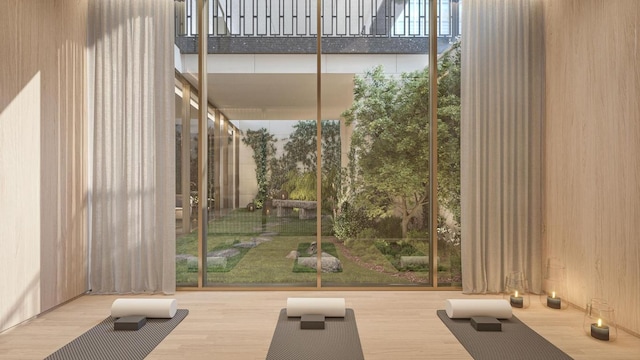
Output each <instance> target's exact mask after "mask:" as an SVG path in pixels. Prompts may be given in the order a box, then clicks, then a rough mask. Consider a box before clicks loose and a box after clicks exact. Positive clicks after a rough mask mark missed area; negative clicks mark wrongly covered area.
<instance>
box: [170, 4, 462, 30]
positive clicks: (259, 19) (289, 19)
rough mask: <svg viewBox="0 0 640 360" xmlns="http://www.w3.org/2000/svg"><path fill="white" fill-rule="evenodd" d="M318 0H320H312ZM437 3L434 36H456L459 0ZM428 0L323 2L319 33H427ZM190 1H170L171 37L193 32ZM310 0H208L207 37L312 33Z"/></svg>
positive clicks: (313, 18)
mask: <svg viewBox="0 0 640 360" xmlns="http://www.w3.org/2000/svg"><path fill="white" fill-rule="evenodd" d="M318 1H321V0H318ZM437 1H438V37H439V38H453V37H456V36H458V35H460V25H459V24H460V21H459V18H460V16H459V15H460V6H459V5H460V0H437ZM428 4H429V0H324V1H323V3H322V6H321V12H322V14H321V21H322V36H323V37H327V38H340V37H372V38H376V37H387V38H388V37H428V36H429V22H428V19H429V6H428ZM195 13H196V0H181V1H175V17H176V18H175V20H176V21H175V24H176V36H177V37H193V36H196V35H197V33H198V32H197V24H196V23H197V21H196V14H195ZM316 15H317V5H316V1H314V0H211V1H209V19H210V21H209V36H213V37H257V38H260V37H315V36H316V35H317V31H316V29H317V23H316V21H317V20H316V19H317V16H316Z"/></svg>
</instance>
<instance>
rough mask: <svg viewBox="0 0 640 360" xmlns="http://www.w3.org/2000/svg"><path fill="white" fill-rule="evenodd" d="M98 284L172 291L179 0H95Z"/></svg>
mask: <svg viewBox="0 0 640 360" xmlns="http://www.w3.org/2000/svg"><path fill="white" fill-rule="evenodd" d="M89 19H90V23H89V26H90V27H91V29H90V31H89V44H88V46H89V51H90V53H91V54H92V56H90V57H89V59H93V64H92V66H90V67H89V68H90V69H91V68H93V74H89V75H90V77H91V80H90V81H89V83H90V96H92V100H93V106H92V107H90V117H91V118H92V122H93V123H92V125H93V126H92V134H91V135H90V136H91V139H92V140H93V148H92V154H91V157H92V160H93V161H92V180H93V181H92V186H91V190H90V204H91V205H90V206H91V209H90V213H91V214H92V215H91V225H90V229H91V236H90V261H91V264H90V275H89V277H90V287H91V289H92V291H93V292H94V293H173V292H174V291H175V229H174V223H175V218H174V206H175V204H174V203H173V200H174V196H173V195H172V194H173V192H174V188H175V179H174V166H175V159H174V156H175V154H174V153H173V151H171V150H173V149H174V143H173V142H174V141H175V140H174V136H173V133H172V132H173V131H174V128H173V121H174V112H175V110H174V106H175V102H174V95H173V88H174V85H173V83H174V63H173V62H174V59H173V46H174V37H173V1H171V0H95V1H91V2H90V6H89Z"/></svg>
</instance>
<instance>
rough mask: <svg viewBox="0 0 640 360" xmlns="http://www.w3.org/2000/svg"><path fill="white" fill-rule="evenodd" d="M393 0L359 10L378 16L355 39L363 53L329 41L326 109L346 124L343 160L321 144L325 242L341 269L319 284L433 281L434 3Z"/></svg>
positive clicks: (331, 117)
mask: <svg viewBox="0 0 640 360" xmlns="http://www.w3.org/2000/svg"><path fill="white" fill-rule="evenodd" d="M328 3H330V1H325V4H328ZM393 4H394V5H393V6H388V7H387V6H382V7H375V8H368V9H361V10H362V11H363V14H376V15H373V16H371V17H366V16H365V17H364V19H365V23H364V28H365V31H364V32H363V33H362V34H359V35H356V36H353V37H352V38H350V39H348V41H349V42H350V44H351V46H352V47H354V48H355V47H356V44H359V43H363V44H364V43H366V44H367V46H366V47H363V48H361V49H364V48H366V51H358V52H354V53H352V54H349V55H344V54H342V53H340V51H336V50H334V49H333V48H331V47H323V52H324V54H323V56H324V59H326V63H327V66H326V70H324V71H323V75H322V87H323V102H322V106H323V107H322V116H323V119H325V121H327V125H329V124H336V125H335V127H336V129H338V126H337V125H338V124H339V129H338V130H336V131H339V133H340V142H339V143H340V154H339V166H338V164H337V160H336V161H333V160H331V157H332V156H333V154H332V153H331V152H330V151H325V150H323V165H324V164H326V167H325V166H323V185H322V189H323V190H325V189H326V191H327V194H323V195H322V200H323V202H324V201H326V202H327V204H326V205H324V204H323V209H325V208H326V213H327V216H323V218H322V221H323V228H324V227H327V228H331V229H332V234H331V235H329V236H324V237H323V240H322V246H323V249H324V247H325V246H327V247H330V248H331V249H333V248H335V249H336V252H337V256H338V258H339V260H340V261H341V262H342V271H341V272H323V273H322V286H397V285H401V286H429V285H431V276H430V266H429V263H430V261H429V233H428V219H429V126H428V124H429V122H428V121H429V120H428V119H429V111H428V110H429V107H428V104H429V66H428V61H429V57H428V53H427V51H426V50H427V49H428V41H429V38H428V35H426V28H425V24H426V17H427V15H428V12H427V6H426V4H427V3H426V2H425V1H403V2H394V3H393ZM373 5H375V2H373V3H372V4H369V3H367V4H365V5H364V6H365V8H366V7H367V6H373ZM329 10H330V9H329ZM326 11H327V9H325V16H326V15H327V14H326ZM383 16H384V18H383ZM383 19H387V21H392V23H387V24H384V26H383V24H382V23H381V21H382V20H383ZM374 28H375V31H373V30H372V31H368V30H367V29H374ZM325 32H326V31H325ZM370 35H375V36H370ZM329 40H331V39H329ZM329 40H328V41H329ZM408 40H411V41H412V42H413V44H414V45H416V46H418V47H419V48H420V49H421V52H420V53H418V54H415V53H411V51H412V50H411V49H410V48H409V47H408V46H407V44H408V43H409V42H408ZM391 48H392V49H394V50H393V54H389V49H391ZM347 78H348V79H347ZM335 94H340V95H341V96H339V97H336V96H335ZM342 94H347V95H342ZM345 99H347V100H348V102H346V103H345ZM323 129H324V126H323ZM332 131H333V130H332ZM326 132H327V133H330V131H326ZM327 136H328V135H327ZM324 142H327V143H328V140H325V139H324V136H323V143H324ZM334 163H336V164H335V165H332V164H334ZM334 173H335V174H336V175H333V174H334Z"/></svg>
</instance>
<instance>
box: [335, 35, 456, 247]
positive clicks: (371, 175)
mask: <svg viewBox="0 0 640 360" xmlns="http://www.w3.org/2000/svg"><path fill="white" fill-rule="evenodd" d="M441 59H442V60H441V62H440V63H439V64H438V67H439V69H438V73H439V74H440V76H439V84H438V120H439V121H438V139H439V141H438V185H439V187H438V189H439V192H440V195H441V196H440V198H441V199H442V201H441V205H442V207H441V208H444V212H448V213H451V214H453V215H452V216H453V218H454V219H455V221H456V222H457V223H459V219H460V195H459V194H460V52H459V44H454V45H453V46H452V48H451V50H450V51H449V52H448V53H446V54H443V55H442V56H441ZM428 114H429V69H428V68H425V69H424V70H421V71H415V72H411V73H403V74H401V76H400V77H388V76H385V74H384V72H383V69H382V67H376V68H374V69H373V70H371V71H368V72H366V73H365V74H364V75H363V76H358V77H356V79H355V87H354V102H353V104H352V106H351V108H349V109H348V110H347V111H345V112H344V113H343V116H344V117H345V119H347V124H348V125H353V126H354V130H353V136H352V139H351V149H350V159H351V164H350V165H351V166H352V175H351V177H350V181H349V187H350V188H349V193H350V195H349V197H350V201H351V202H353V205H356V206H357V207H358V208H362V209H365V211H366V213H367V215H368V216H369V218H372V219H373V218H380V217H384V216H388V215H389V214H393V213H399V214H401V219H402V220H401V222H402V223H401V225H402V236H403V237H406V236H407V232H408V228H409V224H410V223H411V221H412V220H413V219H414V218H417V217H419V216H421V215H427V214H428V206H427V205H428V204H429V203H428V201H429V197H428V195H429V191H428V189H429V184H428V179H429V172H428V171H429V126H428Z"/></svg>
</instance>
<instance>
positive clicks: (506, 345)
mask: <svg viewBox="0 0 640 360" xmlns="http://www.w3.org/2000/svg"><path fill="white" fill-rule="evenodd" d="M437 314H438V317H439V318H440V320H442V322H443V323H444V324H445V325H446V326H447V327H448V328H449V330H450V331H451V333H452V334H453V335H454V336H455V337H456V338H457V339H458V341H460V344H462V346H464V348H465V349H466V350H467V351H468V352H469V354H470V355H471V356H472V357H473V358H474V359H475V360H501V359H504V360H539V359H545V360H571V359H572V358H571V357H570V356H569V355H567V354H565V353H564V352H563V351H562V350H560V349H558V348H557V347H556V346H555V345H553V344H552V343H550V342H549V341H547V340H546V339H545V338H543V337H542V336H540V335H538V333H536V332H535V331H533V330H531V328H529V327H528V326H527V325H525V324H524V323H523V322H522V321H520V320H519V319H518V318H516V317H515V316H512V317H511V319H506V320H500V322H501V323H502V331H476V329H474V328H473V327H472V326H471V323H470V321H469V319H450V318H449V317H448V316H447V313H446V312H445V310H438V311H437Z"/></svg>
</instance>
